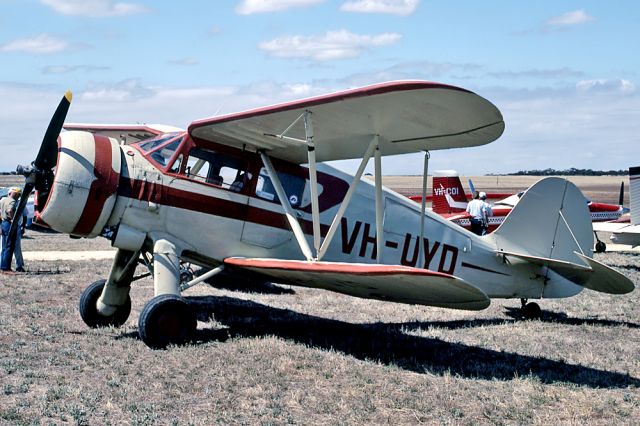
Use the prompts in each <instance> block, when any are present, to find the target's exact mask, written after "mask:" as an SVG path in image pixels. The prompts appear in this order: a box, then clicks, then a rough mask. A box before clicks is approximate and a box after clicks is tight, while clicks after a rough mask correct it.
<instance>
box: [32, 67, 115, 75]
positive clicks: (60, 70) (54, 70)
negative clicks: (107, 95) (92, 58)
mask: <svg viewBox="0 0 640 426" xmlns="http://www.w3.org/2000/svg"><path fill="white" fill-rule="evenodd" d="M110 69H111V67H107V66H103V65H48V66H46V67H44V68H42V73H43V74H67V73H70V72H76V71H80V72H93V71H108V70H110Z"/></svg>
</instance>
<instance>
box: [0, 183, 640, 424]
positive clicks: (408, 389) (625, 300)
mask: <svg viewBox="0 0 640 426" xmlns="http://www.w3.org/2000/svg"><path fill="white" fill-rule="evenodd" d="M487 179H496V188H495V189H502V188H504V187H507V186H508V185H522V183H521V182H515V181H513V182H512V181H507V177H500V178H499V179H500V180H499V181H498V180H497V178H495V177H490V178H487ZM474 181H475V179H474ZM463 182H466V180H465V179H464V178H463ZM478 182H479V181H478ZM478 182H476V185H477V186H482V187H483V189H484V190H487V191H492V190H493V189H491V188H490V187H489V185H490V184H491V182H490V181H487V182H486V183H484V182H480V183H478ZM394 185H396V186H394ZM401 185H402V182H400V181H399V183H396V182H393V184H392V185H391V186H392V187H400V186H401ZM411 185H413V184H411ZM590 185H591V186H587V188H591V189H592V190H593V191H594V193H597V191H602V193H605V192H611V191H609V189H611V188H613V189H612V191H614V192H615V191H616V187H617V186H618V185H619V181H617V182H613V181H612V182H611V183H610V184H608V185H609V187H610V188H609V189H606V190H602V188H600V187H599V186H598V185H596V184H595V183H593V182H592V183H591V184H590ZM413 186H414V187H415V185H413ZM525 186H526V185H525ZM581 187H582V186H581ZM587 195H588V196H591V195H589V193H588V192H587ZM592 197H593V196H592ZM593 198H594V199H599V198H597V197H593ZM615 198H617V195H616V196H615ZM27 235H28V236H29V237H31V238H26V239H25V240H23V248H24V250H102V249H108V248H109V247H110V246H109V243H108V242H107V241H106V240H104V239H95V240H84V239H83V240H73V239H70V238H69V237H67V236H64V235H60V234H55V233H41V232H36V231H28V234H27ZM596 258H597V259H599V260H601V261H604V262H605V263H607V264H609V265H611V266H614V267H616V268H619V269H620V270H622V271H623V272H624V273H625V274H627V275H628V276H630V277H631V278H632V279H633V281H634V282H635V283H636V285H639V284H640V262H639V257H638V255H637V254H609V253H607V254H602V255H596ZM110 264H111V262H110V261H108V260H104V261H90V262H89V261H88V262H71V261H65V262H55V263H54V262H32V263H29V264H27V267H28V268H29V269H31V270H40V271H57V272H59V271H62V273H46V272H43V273H40V274H29V275H21V276H17V277H15V278H11V279H10V278H8V277H6V276H0V424H10V425H36V424H41V425H48V424H65V423H69V424H78V425H83V424H90V425H93V424H105V425H109V424H113V425H116V424H132V425H151V424H162V425H165V424H168V425H171V424H176V425H189V424H193V425H201V424H202V425H208V424H216V423H218V424H285V423H292V424H385V423H394V424H411V425H415V424H499V425H502V424H505V425H512V424H637V419H638V418H640V390H639V388H640V386H639V385H640V350H639V348H640V309H639V308H638V303H639V302H640V292H639V291H635V292H633V293H632V294H630V295H626V296H621V297H614V296H608V295H602V294H599V293H595V292H592V291H588V290H587V291H584V292H583V293H581V294H580V295H578V296H577V297H574V298H571V299H560V300H544V301H542V302H541V303H540V304H541V306H542V308H543V313H544V316H543V318H542V319H541V320H537V321H522V320H520V319H519V318H518V317H519V315H518V309H517V307H519V304H520V303H519V301H517V300H507V301H500V300H498V301H494V302H493V303H492V305H491V306H490V307H489V308H488V309H486V310H484V311H481V312H465V311H455V310H447V309H438V308H427V307H422V306H411V305H400V304H393V303H385V302H378V301H371V300H362V299H355V298H351V297H348V296H343V295H339V294H333V293H329V292H324V291H320V290H312V289H304V288H290V287H283V286H277V285H271V286H251V287H246V286H245V287H242V289H244V290H245V291H238V290H234V288H233V287H230V286H225V287H224V288H218V289H214V288H211V287H208V286H206V285H201V286H196V287H195V288H193V289H190V290H188V291H187V292H185V295H186V296H188V297H189V300H190V303H191V304H192V305H193V306H194V308H196V309H197V310H198V316H199V329H198V333H197V335H196V336H195V339H194V340H193V342H191V343H190V344H189V345H186V346H183V347H171V348H169V349H167V350H165V351H152V350H149V349H148V348H147V347H146V346H145V345H144V344H143V343H142V342H141V341H140V340H139V339H138V337H137V319H138V316H139V313H140V310H141V309H142V307H143V305H144V303H145V302H146V301H147V300H149V298H150V297H151V296H152V294H153V285H152V282H151V280H150V279H143V280H140V281H138V282H136V283H135V284H134V287H133V289H132V293H131V297H132V301H133V309H132V313H131V316H130V318H129V321H128V322H127V323H126V324H125V325H124V326H123V327H122V328H119V329H116V328H106V329H98V330H94V329H89V328H87V327H86V326H85V325H84V323H83V322H82V320H81V319H80V317H79V314H78V309H77V304H78V299H79V295H80V293H81V292H82V290H83V289H84V288H85V287H86V286H87V285H88V284H89V283H91V282H93V281H95V280H98V279H101V278H104V277H105V276H106V274H107V273H108V271H109V268H110ZM64 271H69V272H64Z"/></svg>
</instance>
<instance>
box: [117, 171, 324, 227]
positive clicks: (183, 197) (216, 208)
mask: <svg viewBox="0 0 640 426" xmlns="http://www.w3.org/2000/svg"><path fill="white" fill-rule="evenodd" d="M219 191H225V190H224V189H220V190H219ZM225 192H226V191H225ZM118 195H120V196H123V197H128V198H134V199H137V200H140V201H153V202H155V203H157V204H160V205H163V206H168V207H175V208H180V209H185V210H189V211H194V212H198V213H204V214H209V215H212V216H220V217H226V218H230V219H236V220H241V221H247V222H251V223H255V224H258V225H265V226H270V227H272V228H279V229H286V230H290V229H291V228H290V226H289V222H288V221H287V217H286V216H285V215H284V213H280V212H274V211H271V210H267V209H262V208H259V207H254V206H250V205H248V204H247V203H246V201H245V202H244V203H243V202H238V201H231V200H225V199H223V198H218V197H215V196H209V195H204V194H201V193H197V192H190V191H185V190H182V189H177V188H172V187H170V186H165V185H160V184H155V183H154V184H153V185H151V184H150V183H149V182H146V181H141V180H136V179H130V178H126V177H124V176H123V177H121V178H120V185H119V186H118ZM298 221H299V223H300V226H301V227H302V230H303V231H304V232H305V234H308V235H313V222H312V221H310V220H306V219H298ZM328 230H329V226H328V225H325V224H321V225H320V233H321V234H322V235H323V236H324V235H326V233H327V231H328Z"/></svg>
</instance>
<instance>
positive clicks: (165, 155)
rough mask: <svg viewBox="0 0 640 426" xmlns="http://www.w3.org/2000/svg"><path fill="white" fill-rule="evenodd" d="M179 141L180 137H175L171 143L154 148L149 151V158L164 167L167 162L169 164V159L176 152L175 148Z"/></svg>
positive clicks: (180, 140)
mask: <svg viewBox="0 0 640 426" xmlns="http://www.w3.org/2000/svg"><path fill="white" fill-rule="evenodd" d="M180 142H182V138H180V139H176V140H175V141H173V142H171V143H168V144H166V145H164V146H160V147H158V148H156V149H155V151H153V152H152V153H151V158H152V159H153V160H155V161H156V162H157V163H159V164H160V165H161V166H162V167H165V166H166V165H167V164H169V160H171V158H172V157H173V154H175V153H176V150H177V149H178V147H179V146H180Z"/></svg>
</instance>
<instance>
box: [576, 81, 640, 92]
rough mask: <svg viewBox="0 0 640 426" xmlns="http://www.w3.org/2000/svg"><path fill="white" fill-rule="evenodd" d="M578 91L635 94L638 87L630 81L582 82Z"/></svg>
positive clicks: (579, 83)
mask: <svg viewBox="0 0 640 426" xmlns="http://www.w3.org/2000/svg"><path fill="white" fill-rule="evenodd" d="M576 89H577V90H578V91H579V92H583V93H584V92H596V91H597V92H618V93H634V92H635V91H636V85H635V84H633V82H631V81H629V80H607V79H595V80H582V81H579V82H578V83H576Z"/></svg>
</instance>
